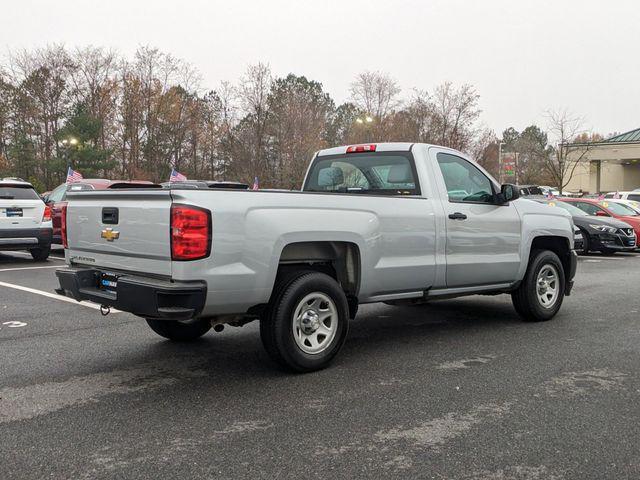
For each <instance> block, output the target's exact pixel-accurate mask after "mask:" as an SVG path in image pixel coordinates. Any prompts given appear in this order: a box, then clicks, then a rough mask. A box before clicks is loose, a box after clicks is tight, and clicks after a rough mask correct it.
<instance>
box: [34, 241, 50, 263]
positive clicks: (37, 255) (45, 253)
mask: <svg viewBox="0 0 640 480" xmlns="http://www.w3.org/2000/svg"><path fill="white" fill-rule="evenodd" d="M29 253H30V254H31V256H32V257H33V259H34V260H35V261H36V262H44V261H45V260H46V259H47V258H49V254H50V253H51V245H47V246H46V247H42V248H32V249H31V250H29Z"/></svg>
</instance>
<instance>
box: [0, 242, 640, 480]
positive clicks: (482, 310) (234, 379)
mask: <svg viewBox="0 0 640 480" xmlns="http://www.w3.org/2000/svg"><path fill="white" fill-rule="evenodd" d="M62 264H63V262H62V261H61V260H60V259H59V258H52V259H50V260H49V261H48V262H46V263H40V264H36V263H33V262H32V261H31V260H30V258H29V257H28V256H27V255H19V254H15V255H14V254H6V255H4V254H0V439H1V441H0V478H2V479H14V478H15V479H18V478H74V479H79V478H145V479H147V478H148V479H155V478H178V477H180V478H381V477H387V478H435V479H443V478H447V479H565V478H566V479H570V478H571V479H574V478H575V479H585V478H594V479H602V478H616V479H620V478H629V479H631V478H639V477H640V447H639V445H638V442H639V439H640V421H639V420H640V401H639V400H640V329H639V328H638V325H639V324H640V318H639V313H638V312H639V311H640V281H639V279H640V254H626V255H616V256H611V257H604V256H598V255H597V254H594V255H592V256H589V257H582V258H581V259H580V261H579V266H578V274H577V277H576V286H575V289H574V293H573V295H572V296H571V297H568V298H567V299H566V300H565V304H564V306H563V308H562V310H561V312H560V314H559V315H558V316H557V317H556V318H555V319H554V320H552V321H550V322H546V323H538V324H528V323H523V322H521V321H520V320H519V319H518V317H517V316H516V314H515V312H514V311H513V309H512V307H511V302H510V299H509V297H508V296H505V295H502V296H498V297H479V296H478V297H468V298H464V299H457V300H446V301H440V302H435V303H432V304H430V305H426V306H420V307H390V306H386V305H370V306H363V307H361V310H360V313H359V314H358V317H357V319H356V320H355V321H354V322H352V325H351V330H350V334H349V338H348V340H347V343H346V345H345V347H344V349H343V351H342V352H341V354H340V355H339V357H338V358H337V361H336V362H335V363H334V365H333V366H332V367H331V368H329V369H327V370H324V371H321V372H317V373H313V374H308V375H291V374H287V373H283V372H281V371H279V370H277V369H276V368H275V367H274V365H273V364H272V363H271V362H270V360H269V359H268V357H267V355H266V353H265V352H264V351H263V349H262V346H261V343H260V339H259V335H258V328H257V325H256V324H255V323H253V324H250V325H247V326H245V327H243V328H240V329H235V328H227V329H225V331H224V332H222V333H213V332H211V333H209V334H208V335H206V336H205V337H203V339H201V340H200V341H197V342H195V343H191V344H183V345H177V344H172V343H170V342H168V341H165V340H163V339H162V338H160V337H158V336H156V335H155V334H153V332H151V330H150V329H149V328H148V327H147V326H146V323H144V321H142V320H140V319H138V318H136V317H134V316H132V315H129V314H126V313H122V312H120V313H114V314H111V315H109V316H107V317H103V316H101V314H100V312H99V311H98V310H96V309H95V308H94V307H95V306H93V305H79V304H76V303H75V302H65V301H62V300H60V299H58V298H55V297H51V296H45V295H43V293H45V294H51V293H53V289H54V287H55V285H56V280H55V275H54V270H55V267H56V266H58V265H62Z"/></svg>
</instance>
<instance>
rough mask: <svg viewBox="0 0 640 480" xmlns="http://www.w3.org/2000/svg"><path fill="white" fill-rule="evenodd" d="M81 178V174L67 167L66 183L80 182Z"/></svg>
mask: <svg viewBox="0 0 640 480" xmlns="http://www.w3.org/2000/svg"><path fill="white" fill-rule="evenodd" d="M81 180H82V174H81V173H80V172H76V171H75V170H73V169H72V168H71V167H69V170H67V183H75V182H80V181H81Z"/></svg>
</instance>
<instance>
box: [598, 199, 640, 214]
mask: <svg viewBox="0 0 640 480" xmlns="http://www.w3.org/2000/svg"><path fill="white" fill-rule="evenodd" d="M600 205H602V206H603V207H604V208H608V209H609V210H611V211H612V212H613V213H615V214H616V215H631V216H634V217H635V216H637V215H638V212H636V211H635V210H634V209H633V208H631V207H627V206H626V205H623V204H622V203H614V202H600Z"/></svg>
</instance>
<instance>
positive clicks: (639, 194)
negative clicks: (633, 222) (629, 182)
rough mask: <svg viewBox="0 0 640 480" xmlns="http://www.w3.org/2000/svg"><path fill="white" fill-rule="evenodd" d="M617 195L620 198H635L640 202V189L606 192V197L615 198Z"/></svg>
mask: <svg viewBox="0 0 640 480" xmlns="http://www.w3.org/2000/svg"><path fill="white" fill-rule="evenodd" d="M616 196H617V198H618V199H620V200H635V201H636V202H640V191H637V190H634V191H632V192H609V193H606V194H605V196H604V198H605V199H610V198H611V199H615V198H616Z"/></svg>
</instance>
